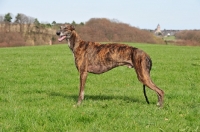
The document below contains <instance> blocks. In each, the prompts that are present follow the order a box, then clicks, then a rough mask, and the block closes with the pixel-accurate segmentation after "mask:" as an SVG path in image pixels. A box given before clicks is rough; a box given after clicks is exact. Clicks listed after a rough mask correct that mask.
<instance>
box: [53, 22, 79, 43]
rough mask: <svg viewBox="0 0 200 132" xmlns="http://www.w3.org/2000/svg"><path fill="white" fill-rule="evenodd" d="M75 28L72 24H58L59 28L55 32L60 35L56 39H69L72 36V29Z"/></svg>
mask: <svg viewBox="0 0 200 132" xmlns="http://www.w3.org/2000/svg"><path fill="white" fill-rule="evenodd" d="M73 30H75V28H74V26H72V25H68V24H65V25H62V26H60V30H58V31H57V32H56V34H57V35H58V36H59V37H60V38H59V39H58V41H60V42H61V41H63V40H64V39H70V38H71V36H72V31H73Z"/></svg>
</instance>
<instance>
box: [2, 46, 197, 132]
mask: <svg viewBox="0 0 200 132" xmlns="http://www.w3.org/2000/svg"><path fill="white" fill-rule="evenodd" d="M131 45H132V46H135V47H138V48H141V49H143V50H144V51H146V52H147V53H148V54H149V55H150V56H151V58H152V60H153V68H152V71H151V76H152V79H153V81H154V82H155V83H156V84H157V85H158V86H159V87H160V88H161V89H163V90H164V91H165V100H164V101H165V102H164V107H163V108H162V109H160V108H158V107H157V106H156V103H157V96H156V94H155V93H154V92H153V91H151V90H149V89H147V95H148V97H149V101H150V104H149V105H148V104H147V103H146V102H145V98H144V97H143V92H142V84H141V83H140V82H139V81H138V80H137V78H136V74H135V72H134V70H133V69H129V68H127V67H118V68H115V69H113V70H111V71H109V72H106V73H104V74H100V75H94V74H89V76H88V79H87V83H86V89H85V100H84V102H83V104H82V105H81V106H80V107H73V105H74V104H76V101H77V98H78V91H79V89H78V87H79V74H78V72H77V70H76V68H75V65H74V60H73V56H72V53H71V52H70V50H69V48H68V47H67V45H55V46H37V47H18V48H1V49H0V131H2V132H16V131H20V132H23V131H30V132H33V131H35V132H44V131H47V132H50V131H56V132H57V131H62V132H66V131H67V132H98V131H99V132H112V131H113V132H122V131H124V132H133V131H140V132H142V131H143V132H147V131H149V132H152V131H155V132H156V131H163V132H171V131H172V132H173V131H174V132H177V131H180V132H188V131H193V132H197V131H200V120H199V119H200V52H199V51H200V47H181V46H169V45H168V46H166V45H153V44H131Z"/></svg>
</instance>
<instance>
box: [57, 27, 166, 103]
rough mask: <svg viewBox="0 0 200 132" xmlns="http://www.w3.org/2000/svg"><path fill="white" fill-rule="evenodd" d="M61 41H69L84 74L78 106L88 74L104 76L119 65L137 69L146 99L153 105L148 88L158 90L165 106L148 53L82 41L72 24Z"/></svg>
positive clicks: (81, 77)
mask: <svg viewBox="0 0 200 132" xmlns="http://www.w3.org/2000/svg"><path fill="white" fill-rule="evenodd" d="M56 34H57V35H58V36H60V38H59V39H58V40H59V41H62V40H64V39H66V40H67V41H68V45H69V48H70V49H71V51H72V52H73V54H74V58H75V64H76V67H77V69H78V71H79V73H80V92H79V98H78V103H77V104H78V105H80V104H81V102H82V100H83V99H84V86H85V82H86V79H87V74H88V72H90V73H95V74H100V73H104V72H107V71H109V70H111V69H113V68H115V67H118V66H124V65H126V66H128V67H131V68H134V69H135V71H136V73H137V77H138V80H139V81H140V82H141V83H143V90H144V96H145V99H146V101H147V103H149V101H148V98H147V96H146V92H145V86H147V87H149V88H150V89H152V90H154V91H155V92H156V93H157V95H158V103H157V105H158V106H162V104H163V99H164V92H163V91H162V90H161V89H159V88H158V87H157V86H156V85H155V84H154V83H153V82H152V80H151V78H150V70H151V66H152V61H151V58H150V57H149V55H147V54H146V53H145V52H144V51H142V50H140V49H138V48H135V47H131V46H128V45H125V44H117V43H112V44H100V43H97V42H87V41H83V40H81V38H80V37H79V35H78V34H77V33H76V31H75V28H74V27H73V26H72V25H63V26H61V27H60V30H59V31H58V32H57V33H56Z"/></svg>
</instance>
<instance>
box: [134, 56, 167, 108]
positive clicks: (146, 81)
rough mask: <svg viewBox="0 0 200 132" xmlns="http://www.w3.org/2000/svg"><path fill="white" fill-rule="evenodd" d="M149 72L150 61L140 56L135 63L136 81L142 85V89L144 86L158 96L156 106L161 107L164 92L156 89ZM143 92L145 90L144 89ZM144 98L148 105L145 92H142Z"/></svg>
mask: <svg viewBox="0 0 200 132" xmlns="http://www.w3.org/2000/svg"><path fill="white" fill-rule="evenodd" d="M150 70H151V59H150V58H149V57H147V56H141V58H138V61H137V62H136V66H135V71H136V73H137V77H138V80H139V81H140V82H141V83H143V89H144V88H145V86H147V87H149V88H150V89H151V90H153V91H155V92H156V93H157V95H158V103H157V105H158V106H160V107H161V106H162V104H163V99H164V92H163V91H162V90H161V89H160V88H158V87H157V86H156V85H155V84H154V83H153V82H152V80H151V78H150ZM144 90H145V89H144ZM144 96H145V98H146V101H147V103H148V99H147V96H146V92H145V91H144Z"/></svg>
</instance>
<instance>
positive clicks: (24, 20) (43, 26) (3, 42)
mask: <svg viewBox="0 0 200 132" xmlns="http://www.w3.org/2000/svg"><path fill="white" fill-rule="evenodd" d="M66 23H67V24H72V25H74V26H75V28H76V31H77V32H78V34H79V35H80V36H81V38H82V39H83V40H86V41H98V42H136V43H156V44H164V40H163V39H162V38H160V37H156V36H155V35H154V34H153V33H150V32H149V31H146V30H141V29H139V28H136V27H133V26H130V25H129V24H125V23H122V22H120V21H118V20H116V19H113V20H110V19H106V18H91V19H90V20H88V21H87V22H85V23H83V22H81V23H76V22H75V21H72V22H66ZM61 24H64V23H56V21H53V22H52V23H48V22H46V23H41V22H40V21H39V20H38V19H37V18H33V17H30V16H27V15H25V14H22V13H18V14H17V15H16V16H15V17H14V18H13V15H12V14H11V13H7V14H5V15H4V16H3V15H0V36H1V37H0V47H9V46H30V45H45V44H46V45H49V44H58V43H59V42H58V41H57V38H58V37H57V36H56V35H55V33H56V30H58V29H59V26H60V25H61ZM183 34H186V33H183ZM191 34H192V33H189V34H187V35H180V34H177V35H176V37H177V38H180V39H182V40H184V39H186V36H196V37H195V38H197V39H196V40H198V41H199V38H200V36H199V35H197V34H199V32H198V33H195V35H194V34H192V35H191ZM188 39H191V38H188ZM63 43H66V42H64V41H63ZM199 43H200V42H199Z"/></svg>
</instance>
